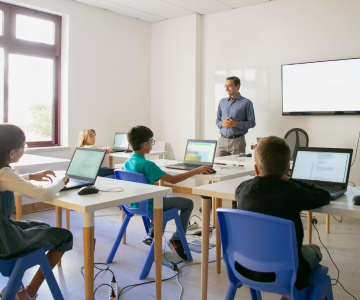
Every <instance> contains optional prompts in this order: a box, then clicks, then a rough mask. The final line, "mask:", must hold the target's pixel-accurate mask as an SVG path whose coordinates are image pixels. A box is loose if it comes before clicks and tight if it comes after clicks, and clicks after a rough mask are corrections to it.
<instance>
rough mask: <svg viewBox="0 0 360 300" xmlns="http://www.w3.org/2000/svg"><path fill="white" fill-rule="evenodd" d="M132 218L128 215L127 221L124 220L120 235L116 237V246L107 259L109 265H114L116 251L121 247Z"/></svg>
mask: <svg viewBox="0 0 360 300" xmlns="http://www.w3.org/2000/svg"><path fill="white" fill-rule="evenodd" d="M130 219H131V217H129V216H128V215H126V217H125V219H124V222H123V223H122V225H121V227H120V231H119V233H118V236H117V237H116V240H115V242H114V245H113V246H112V248H111V251H110V253H109V256H108V258H107V259H106V263H107V264H110V263H112V261H113V259H114V256H115V254H116V251H117V249H118V248H119V245H120V242H121V239H122V237H123V235H124V233H125V231H126V227H127V226H128V224H129V221H130Z"/></svg>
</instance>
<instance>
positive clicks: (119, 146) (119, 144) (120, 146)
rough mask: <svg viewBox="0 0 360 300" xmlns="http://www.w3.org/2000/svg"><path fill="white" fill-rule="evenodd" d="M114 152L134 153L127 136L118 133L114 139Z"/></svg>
mask: <svg viewBox="0 0 360 300" xmlns="http://www.w3.org/2000/svg"><path fill="white" fill-rule="evenodd" d="M111 152H112V153H114V152H132V150H129V142H128V140H127V134H126V133H122V132H116V133H115V137H114V146H113V148H112V150H111Z"/></svg>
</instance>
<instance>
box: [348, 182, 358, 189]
mask: <svg viewBox="0 0 360 300" xmlns="http://www.w3.org/2000/svg"><path fill="white" fill-rule="evenodd" d="M349 182H350V183H351V184H352V185H353V186H354V188H356V189H358V190H360V189H359V188H358V187H357V186H356V184H355V183H353V182H352V181H349Z"/></svg>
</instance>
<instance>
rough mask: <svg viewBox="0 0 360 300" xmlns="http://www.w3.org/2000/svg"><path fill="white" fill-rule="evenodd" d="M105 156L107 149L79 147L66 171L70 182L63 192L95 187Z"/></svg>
mask: <svg viewBox="0 0 360 300" xmlns="http://www.w3.org/2000/svg"><path fill="white" fill-rule="evenodd" d="M105 154H106V149H93V148H82V147H77V148H76V149H75V152H74V155H73V157H72V159H71V161H70V164H69V167H68V169H67V171H66V176H68V177H69V178H70V180H69V182H68V183H67V185H66V186H65V187H64V188H63V189H62V191H65V190H71V189H77V188H80V187H83V186H87V185H94V183H95V181H96V177H97V174H98V172H99V169H100V167H101V164H102V162H103V160H104V157H105Z"/></svg>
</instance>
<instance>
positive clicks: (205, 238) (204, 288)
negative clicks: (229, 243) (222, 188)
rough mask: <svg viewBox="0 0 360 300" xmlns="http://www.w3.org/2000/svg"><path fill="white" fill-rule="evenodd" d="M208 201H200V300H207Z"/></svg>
mask: <svg viewBox="0 0 360 300" xmlns="http://www.w3.org/2000/svg"><path fill="white" fill-rule="evenodd" d="M209 227H210V199H204V198H203V199H202V244H201V300H206V299H207V290H208V274H209V235H210V232H209V231H210V230H209Z"/></svg>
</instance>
